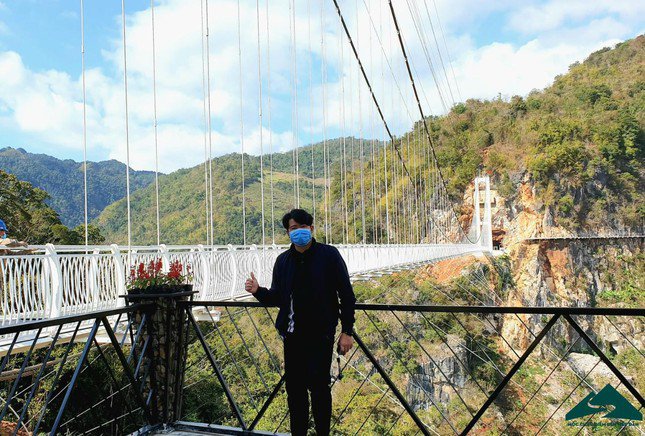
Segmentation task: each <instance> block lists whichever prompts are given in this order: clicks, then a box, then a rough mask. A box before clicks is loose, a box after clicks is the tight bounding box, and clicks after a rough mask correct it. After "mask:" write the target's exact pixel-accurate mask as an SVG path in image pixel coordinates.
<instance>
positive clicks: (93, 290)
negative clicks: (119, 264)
mask: <svg viewBox="0 0 645 436" xmlns="http://www.w3.org/2000/svg"><path fill="white" fill-rule="evenodd" d="M98 254H99V250H98V249H94V250H93V251H92V254H91V255H90V256H91V257H90V268H89V271H88V275H87V281H88V285H89V289H88V291H89V294H90V296H91V302H92V305H93V306H94V308H95V309H97V308H98V307H97V306H98V304H99V303H100V298H101V295H100V293H99V287H100V285H99V263H98V259H97V257H98Z"/></svg>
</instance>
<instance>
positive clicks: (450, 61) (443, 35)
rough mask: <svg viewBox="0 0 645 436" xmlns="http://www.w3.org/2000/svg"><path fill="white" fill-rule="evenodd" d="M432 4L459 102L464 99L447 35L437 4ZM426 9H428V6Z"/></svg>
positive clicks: (434, 2) (433, 0)
mask: <svg viewBox="0 0 645 436" xmlns="http://www.w3.org/2000/svg"><path fill="white" fill-rule="evenodd" d="M424 2H425V0H424ZM432 3H433V4H434V11H435V14H436V15H437V23H438V24H439V30H440V31H441V36H442V38H443V45H444V48H445V49H446V55H447V56H448V63H449V64H450V70H451V71H452V78H453V80H454V82H455V87H456V88H457V96H458V97H459V100H461V99H462V98H461V91H460V90H459V83H458V82H457V76H455V70H454V69H453V68H452V57H451V56H450V52H449V51H448V44H447V43H446V33H445V32H444V31H443V26H442V25H441V20H440V19H439V11H438V10H437V2H436V1H435V0H432ZM426 9H427V5H426Z"/></svg>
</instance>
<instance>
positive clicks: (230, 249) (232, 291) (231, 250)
mask: <svg viewBox="0 0 645 436" xmlns="http://www.w3.org/2000/svg"><path fill="white" fill-rule="evenodd" d="M228 252H229V253H230V255H231V259H232V262H231V266H232V267H233V271H232V274H231V277H233V279H232V280H231V289H230V291H229V298H233V295H235V285H236V284H237V270H238V265H237V259H236V258H235V247H233V245H231V244H228Z"/></svg>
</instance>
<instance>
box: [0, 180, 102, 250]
mask: <svg viewBox="0 0 645 436" xmlns="http://www.w3.org/2000/svg"><path fill="white" fill-rule="evenodd" d="M47 198H48V194H47V193H46V192H45V191H43V190H42V189H38V188H35V187H34V186H32V185H31V183H29V182H25V181H24V180H19V179H18V178H17V177H16V176H15V175H13V174H8V173H6V172H4V171H2V170H0V219H2V220H3V221H4V222H5V223H6V225H7V227H8V228H9V235H8V237H9V238H11V239H17V240H19V241H25V242H27V243H29V244H46V243H53V244H65V245H77V244H81V243H84V242H85V226H84V225H83V224H81V225H78V226H76V227H75V228H73V229H70V228H68V227H67V226H65V225H64V224H63V223H61V220H60V218H59V216H58V213H56V211H55V210H54V209H52V208H51V207H50V206H48V205H47V204H46V200H47ZM88 241H89V242H90V243H91V244H101V243H103V242H105V239H104V238H103V236H102V235H101V233H100V231H99V230H98V229H97V228H96V227H94V226H93V225H89V226H88Z"/></svg>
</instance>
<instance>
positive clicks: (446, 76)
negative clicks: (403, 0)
mask: <svg viewBox="0 0 645 436" xmlns="http://www.w3.org/2000/svg"><path fill="white" fill-rule="evenodd" d="M423 5H424V6H425V10H426V16H427V17H428V22H430V30H431V31H432V38H433V39H434V45H435V47H437V54H438V55H439V63H440V64H441V69H442V70H443V75H444V77H445V78H446V84H447V85H448V92H449V93H450V98H451V99H452V104H453V105H454V104H455V96H454V95H453V93H452V86H450V79H449V78H448V73H447V72H446V65H445V64H444V62H443V56H441V48H440V47H439V41H438V40H437V33H436V32H435V30H434V25H433V24H432V18H431V17H430V11H429V10H428V3H427V1H426V0H423ZM415 7H417V6H416V4H415ZM419 24H421V17H419Z"/></svg>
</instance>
